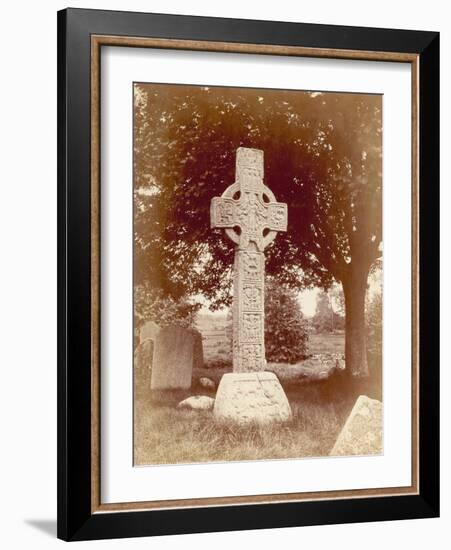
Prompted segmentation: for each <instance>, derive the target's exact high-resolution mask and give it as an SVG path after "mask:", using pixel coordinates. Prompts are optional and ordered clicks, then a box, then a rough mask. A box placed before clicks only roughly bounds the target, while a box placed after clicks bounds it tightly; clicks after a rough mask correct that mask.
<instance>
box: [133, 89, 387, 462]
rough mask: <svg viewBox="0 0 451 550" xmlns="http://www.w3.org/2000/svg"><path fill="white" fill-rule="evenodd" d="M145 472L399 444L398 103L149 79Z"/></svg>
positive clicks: (142, 189)
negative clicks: (388, 138) (395, 352)
mask: <svg viewBox="0 0 451 550" xmlns="http://www.w3.org/2000/svg"><path fill="white" fill-rule="evenodd" d="M133 117H134V130H133V151H134V196H133V212H134V215H133V226H134V253H133V258H134V259H133V273H134V276H133V284H134V361H133V365H134V367H133V368H134V443H133V444H134V449H133V461H134V465H135V466H145V465H155V464H181V463H199V462H216V461H219V462H227V461H249V460H263V459H266V460H268V459H295V458H303V457H325V456H349V455H358V456H367V455H377V454H381V453H383V444H382V441H383V434H382V412H383V395H382V292H383V285H382V281H383V263H382V155H383V151H382V95H380V94H358V93H343V92H340V93H338V92H337V93H335V92H322V91H304V90H278V89H254V88H234V87H211V86H194V85H181V84H167V85H166V84H153V83H145V82H135V83H134V84H133Z"/></svg>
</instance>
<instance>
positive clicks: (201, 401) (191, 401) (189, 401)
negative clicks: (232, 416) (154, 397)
mask: <svg viewBox="0 0 451 550" xmlns="http://www.w3.org/2000/svg"><path fill="white" fill-rule="evenodd" d="M214 402H215V400H214V399H213V398H212V397H208V396H207V395H192V396H191V397H187V398H186V399H184V400H183V401H180V403H179V404H178V405H177V409H191V410H193V411H210V410H211V409H212V408H213V405H214Z"/></svg>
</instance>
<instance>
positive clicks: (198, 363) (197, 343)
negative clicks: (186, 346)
mask: <svg viewBox="0 0 451 550" xmlns="http://www.w3.org/2000/svg"><path fill="white" fill-rule="evenodd" d="M190 331H191V334H192V335H193V338H194V343H193V368H194V369H201V368H202V367H203V366H204V346H203V343H202V334H201V333H200V332H199V331H198V330H196V329H194V328H192V329H190Z"/></svg>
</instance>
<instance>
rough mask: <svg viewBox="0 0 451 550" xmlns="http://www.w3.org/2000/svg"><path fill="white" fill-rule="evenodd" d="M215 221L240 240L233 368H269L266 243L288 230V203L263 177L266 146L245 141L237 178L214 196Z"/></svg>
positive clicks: (239, 154)
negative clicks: (250, 145)
mask: <svg viewBox="0 0 451 550" xmlns="http://www.w3.org/2000/svg"><path fill="white" fill-rule="evenodd" d="M210 217H211V226H212V227H220V228H223V229H225V232H226V234H227V236H228V237H229V238H230V239H231V240H232V241H233V242H234V243H235V261H234V274H233V305H232V311H233V371H234V372H252V371H262V370H264V369H265V365H266V361H265V341H264V315H265V310H264V295H265V292H264V284H265V255H264V252H263V251H264V249H265V248H266V247H267V246H268V244H270V243H271V242H272V241H273V240H274V239H275V237H276V235H277V232H278V231H286V230H287V205H286V204H284V203H280V202H277V201H276V198H275V196H274V194H273V192H272V191H271V190H270V189H269V187H267V186H266V185H265V184H264V183H263V151H261V150H259V149H248V148H246V147H240V148H238V149H237V152H236V173H235V183H233V184H232V185H230V186H229V187H227V189H226V190H225V191H224V193H223V194H222V196H221V197H214V198H213V199H212V201H211V212H210Z"/></svg>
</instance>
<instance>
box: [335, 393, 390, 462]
mask: <svg viewBox="0 0 451 550" xmlns="http://www.w3.org/2000/svg"><path fill="white" fill-rule="evenodd" d="M381 453H382V403H381V402H380V401H377V400H376V399H370V398H369V397H367V396H366V395H361V396H359V397H358V399H357V401H356V402H355V405H354V407H353V408H352V411H351V414H350V415H349V417H348V419H347V420H346V423H345V425H344V426H343V429H342V430H341V432H340V434H339V436H338V438H337V441H336V442H335V445H334V447H333V449H332V450H331V452H330V455H331V456H343V455H376V454H381Z"/></svg>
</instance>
